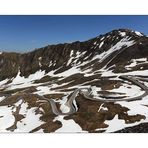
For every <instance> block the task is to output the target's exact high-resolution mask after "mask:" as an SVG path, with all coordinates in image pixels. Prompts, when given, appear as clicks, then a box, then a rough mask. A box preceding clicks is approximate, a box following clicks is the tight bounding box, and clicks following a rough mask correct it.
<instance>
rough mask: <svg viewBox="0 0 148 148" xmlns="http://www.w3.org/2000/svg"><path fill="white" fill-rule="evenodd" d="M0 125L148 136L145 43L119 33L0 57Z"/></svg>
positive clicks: (125, 31)
mask: <svg viewBox="0 0 148 148" xmlns="http://www.w3.org/2000/svg"><path fill="white" fill-rule="evenodd" d="M0 122H1V123H2V124H0V132H124V131H125V132H130V131H132V132H148V128H147V125H148V124H147V122H148V37H147V36H146V35H144V34H143V33H140V32H137V31H132V30H129V29H118V30H113V31H111V32H109V33H106V34H104V35H100V36H98V37H95V38H93V39H90V40H87V41H85V42H79V41H76V42H73V43H65V44H58V45H49V46H46V47H43V48H39V49H37V50H34V51H32V52H28V53H23V54H21V53H12V52H10V53H9V52H0ZM133 126H134V129H135V126H140V127H141V128H140V131H138V128H136V129H137V130H136V131H135V130H132V127H133ZM126 127H128V129H125V128H126ZM142 128H143V130H142ZM122 129H125V130H122Z"/></svg>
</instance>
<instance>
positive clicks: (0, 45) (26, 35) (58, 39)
mask: <svg viewBox="0 0 148 148" xmlns="http://www.w3.org/2000/svg"><path fill="white" fill-rule="evenodd" d="M118 28H129V29H133V30H137V31H140V32H143V33H144V34H146V35H148V16H0V50H5V51H17V52H18V51H19V52H25V51H30V50H33V49H35V48H39V47H43V46H46V45H49V44H57V43H64V42H73V41H77V40H79V41H84V40H87V39H90V38H93V37H96V36H98V35H100V34H103V33H106V32H109V31H111V30H113V29H118Z"/></svg>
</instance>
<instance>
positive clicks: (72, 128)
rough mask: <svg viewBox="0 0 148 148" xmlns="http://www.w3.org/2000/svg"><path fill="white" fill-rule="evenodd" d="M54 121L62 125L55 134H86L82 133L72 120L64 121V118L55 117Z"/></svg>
mask: <svg viewBox="0 0 148 148" xmlns="http://www.w3.org/2000/svg"><path fill="white" fill-rule="evenodd" d="M54 121H60V122H61V123H62V127H61V128H59V129H57V130H56V131H55V133H79V132H80V133H82V132H83V133H84V132H85V133H86V132H87V131H83V130H82V128H81V127H80V126H79V125H78V124H77V123H76V122H75V121H74V120H72V119H70V120H65V119H64V116H57V117H56V118H55V119H54Z"/></svg>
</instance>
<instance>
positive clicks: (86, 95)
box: [41, 75, 148, 115]
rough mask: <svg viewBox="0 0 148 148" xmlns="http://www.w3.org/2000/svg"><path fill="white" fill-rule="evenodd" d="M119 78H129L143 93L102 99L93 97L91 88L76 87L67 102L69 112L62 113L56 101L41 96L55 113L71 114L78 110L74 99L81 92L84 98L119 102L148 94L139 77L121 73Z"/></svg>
mask: <svg viewBox="0 0 148 148" xmlns="http://www.w3.org/2000/svg"><path fill="white" fill-rule="evenodd" d="M119 78H121V79H123V80H127V81H130V82H131V83H133V84H134V85H137V86H139V87H140V88H141V89H142V90H143V91H144V93H143V94H142V95H139V96H136V97H126V98H114V99H110V98H107V99H102V98H97V99H96V98H92V97H90V96H89V94H90V92H91V88H80V89H76V90H75V91H74V92H73V94H72V95H71V97H70V98H69V99H68V101H67V102H66V103H65V105H66V106H67V107H69V112H67V113H62V112H61V111H59V109H58V107H57V105H56V102H55V101H54V100H52V99H48V98H45V97H44V96H41V97H42V99H43V100H46V101H48V102H49V103H50V105H51V107H52V111H53V113H54V114H55V115H70V114H73V113H75V112H76V107H75V106H74V103H73V102H74V100H75V99H76V96H77V95H78V94H79V93H80V94H81V95H83V96H84V98H86V99H89V100H93V101H101V102H117V101H133V100H139V99H142V98H143V97H145V96H147V95H148V87H147V86H145V85H143V84H142V83H141V82H139V81H138V79H136V78H133V77H129V76H125V75H121V76H120V77H119ZM84 89H85V90H87V91H85V92H84V91H82V90H84Z"/></svg>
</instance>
